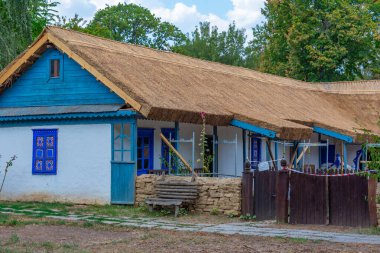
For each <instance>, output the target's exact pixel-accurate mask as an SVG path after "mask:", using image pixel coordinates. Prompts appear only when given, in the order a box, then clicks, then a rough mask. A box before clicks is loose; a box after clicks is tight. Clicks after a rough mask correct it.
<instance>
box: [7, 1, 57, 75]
mask: <svg viewBox="0 0 380 253" xmlns="http://www.w3.org/2000/svg"><path fill="white" fill-rule="evenodd" d="M57 4H58V3H57V2H51V1H48V0H24V1H18V0H0V34H1V36H0V48H1V50H0V70H1V69H3V68H4V67H5V66H6V65H7V64H8V63H9V62H11V61H12V60H13V59H14V58H15V57H16V56H17V55H18V54H20V53H21V52H22V51H23V50H25V48H27V46H28V45H29V44H30V43H32V41H33V40H34V39H35V38H36V37H37V36H38V35H39V34H40V33H41V31H42V30H43V28H44V27H45V26H46V25H47V24H50V23H51V22H52V20H53V18H54V15H55V10H54V7H56V6H57Z"/></svg>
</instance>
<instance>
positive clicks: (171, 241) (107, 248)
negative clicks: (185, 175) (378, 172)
mask: <svg viewBox="0 0 380 253" xmlns="http://www.w3.org/2000/svg"><path fill="white" fill-rule="evenodd" d="M6 208H12V209H14V210H20V211H25V210H26V211H27V210H34V211H38V212H41V213H40V215H30V214H28V213H26V214H23V213H19V215H14V214H4V213H0V253H1V252H75V253H77V252H378V245H363V244H342V243H332V242H326V241H318V240H309V239H304V238H287V237H255V236H244V235H221V234H213V233H203V232H183V231H172V230H164V229H160V228H154V229H144V228H134V227H123V226H114V225H107V224H102V223H100V222H99V221H97V220H91V221H87V220H86V221H67V220H58V219H51V218H46V217H45V216H46V214H49V213H51V214H54V215H57V213H59V214H61V215H69V214H72V213H75V214H78V215H87V214H92V215H107V216H112V217H115V218H117V217H123V216H127V217H135V218H148V217H149V218H160V219H175V218H174V217H173V215H172V214H169V213H168V212H166V211H155V212H153V213H150V212H149V211H148V210H147V209H146V208H144V207H138V208H135V207H131V206H97V205H74V204H61V203H28V202H0V209H2V210H4V209H6ZM38 212H37V213H38ZM176 220H177V221H184V222H193V221H194V222H198V223H200V222H201V221H204V223H206V222H208V223H225V222H236V221H239V222H243V221H242V220H240V219H239V218H228V217H226V216H216V215H200V214H188V213H185V212H183V213H182V216H181V217H180V218H177V219H176ZM293 228H294V226H293ZM298 228H299V227H298ZM361 232H362V233H370V234H378V233H379V230H378V229H371V230H361Z"/></svg>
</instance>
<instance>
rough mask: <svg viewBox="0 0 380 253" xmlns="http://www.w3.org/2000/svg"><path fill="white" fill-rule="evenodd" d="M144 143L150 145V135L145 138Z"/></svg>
mask: <svg viewBox="0 0 380 253" xmlns="http://www.w3.org/2000/svg"><path fill="white" fill-rule="evenodd" d="M144 145H149V137H145V138H144Z"/></svg>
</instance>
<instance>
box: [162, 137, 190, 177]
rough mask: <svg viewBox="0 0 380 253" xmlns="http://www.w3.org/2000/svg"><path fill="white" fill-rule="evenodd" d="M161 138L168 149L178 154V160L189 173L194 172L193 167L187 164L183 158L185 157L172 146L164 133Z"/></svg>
mask: <svg viewBox="0 0 380 253" xmlns="http://www.w3.org/2000/svg"><path fill="white" fill-rule="evenodd" d="M160 137H161V139H162V140H163V141H164V142H165V144H166V145H168V147H169V148H170V149H171V150H172V151H173V152H174V154H176V155H177V156H178V158H179V159H180V160H181V161H182V163H183V164H184V165H185V166H186V167H187V168H188V169H189V171H190V172H193V170H192V168H191V166H190V165H189V164H188V163H187V161H186V160H185V158H183V156H182V155H181V154H180V153H179V152H178V151H177V150H176V149H175V148H174V147H173V145H172V144H171V142H170V141H169V140H168V139H166V137H165V136H164V135H163V134H162V133H160ZM194 174H196V172H195V171H194Z"/></svg>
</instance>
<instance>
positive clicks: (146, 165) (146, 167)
mask: <svg viewBox="0 0 380 253" xmlns="http://www.w3.org/2000/svg"><path fill="white" fill-rule="evenodd" d="M148 168H149V160H144V169H148Z"/></svg>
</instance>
